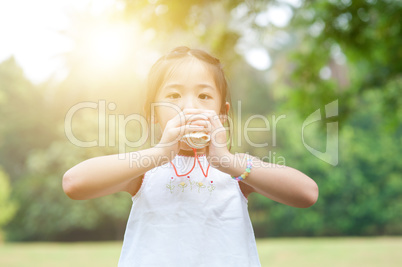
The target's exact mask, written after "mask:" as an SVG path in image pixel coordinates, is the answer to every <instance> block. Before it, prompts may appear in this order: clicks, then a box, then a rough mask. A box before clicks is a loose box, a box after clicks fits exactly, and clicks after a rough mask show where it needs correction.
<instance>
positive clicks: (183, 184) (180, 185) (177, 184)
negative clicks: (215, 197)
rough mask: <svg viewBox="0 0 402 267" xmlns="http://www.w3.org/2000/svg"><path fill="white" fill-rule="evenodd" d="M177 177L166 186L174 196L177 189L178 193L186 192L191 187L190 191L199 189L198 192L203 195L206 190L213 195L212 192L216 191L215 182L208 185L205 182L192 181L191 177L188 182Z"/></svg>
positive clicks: (171, 178)
mask: <svg viewBox="0 0 402 267" xmlns="http://www.w3.org/2000/svg"><path fill="white" fill-rule="evenodd" d="M176 180H177V178H175V177H173V176H172V177H170V179H169V183H168V184H166V188H167V190H169V192H170V193H171V194H173V192H175V188H177V190H176V192H182V193H183V192H184V191H185V189H186V188H187V187H189V189H190V190H189V191H193V188H195V187H196V188H197V192H198V193H201V191H202V190H203V189H204V188H206V189H207V190H208V191H209V193H210V194H212V192H213V191H214V190H215V189H216V186H215V184H214V181H210V184H209V185H207V184H205V183H204V182H201V181H200V182H197V181H194V180H192V179H191V177H190V176H187V179H186V180H180V179H178V180H177V181H176Z"/></svg>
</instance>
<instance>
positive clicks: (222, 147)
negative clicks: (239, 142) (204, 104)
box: [202, 110, 231, 167]
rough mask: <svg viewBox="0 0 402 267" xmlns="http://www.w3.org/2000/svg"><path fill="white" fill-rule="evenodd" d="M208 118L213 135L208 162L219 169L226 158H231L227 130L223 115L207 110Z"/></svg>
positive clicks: (204, 112) (210, 131) (205, 113)
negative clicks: (223, 122)
mask: <svg viewBox="0 0 402 267" xmlns="http://www.w3.org/2000/svg"><path fill="white" fill-rule="evenodd" d="M202 114H204V115H205V116H207V117H208V120H209V121H210V123H211V124H210V127H211V129H208V130H209V133H210V135H211V141H210V143H209V146H208V147H207V149H208V161H209V162H210V164H211V166H213V167H219V166H220V165H221V162H222V161H224V157H229V156H231V154H230V152H229V149H228V147H227V136H226V128H225V127H224V126H223V124H222V121H221V119H222V115H217V114H216V112H215V111H213V110H205V111H203V113H202Z"/></svg>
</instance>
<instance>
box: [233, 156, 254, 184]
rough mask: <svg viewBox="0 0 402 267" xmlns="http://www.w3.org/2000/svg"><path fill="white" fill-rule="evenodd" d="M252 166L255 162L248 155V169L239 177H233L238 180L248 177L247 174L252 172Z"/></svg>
mask: <svg viewBox="0 0 402 267" xmlns="http://www.w3.org/2000/svg"><path fill="white" fill-rule="evenodd" d="M252 167H253V162H252V160H251V159H250V158H249V157H247V167H246V171H245V172H243V174H242V175H240V176H238V177H234V176H232V178H233V179H235V180H236V181H242V180H244V179H246V178H247V176H248V175H249V174H250V172H251V168H252Z"/></svg>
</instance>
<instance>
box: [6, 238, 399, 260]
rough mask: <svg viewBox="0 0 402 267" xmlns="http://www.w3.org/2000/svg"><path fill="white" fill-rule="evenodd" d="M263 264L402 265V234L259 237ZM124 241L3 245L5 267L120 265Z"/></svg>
mask: <svg viewBox="0 0 402 267" xmlns="http://www.w3.org/2000/svg"><path fill="white" fill-rule="evenodd" d="M257 246H258V251H259V255H260V259H261V264H262V266H263V267H265V266H270V267H271V266H272V267H288V266H289V267H290V266H292V267H293V266H297V267H302V266H308V267H314V266H317V267H318V266H319V267H323V266H325V267H327V266H337V267H338V266H341V267H348V266H353V267H356V266H364V267H371V266H381V267H383V266H387V267H393V266H402V237H374V238H277V239H274V238H271V239H259V240H257ZM120 249H121V242H100V243H89V242H88V243H86V242H85V243H84V242H83V243H5V244H0V266H2V267H3V266H4V267H25V266H30V267H37V266H38V267H39V266H40V267H50V266H57V267H65V266H74V267H92V266H97V267H103V266H105V267H106V266H107V267H109V266H117V261H118V258H119V254H120Z"/></svg>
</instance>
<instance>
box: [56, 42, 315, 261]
mask: <svg viewBox="0 0 402 267" xmlns="http://www.w3.org/2000/svg"><path fill="white" fill-rule="evenodd" d="M147 90H148V91H147V97H146V103H145V112H146V115H147V118H148V119H149V120H150V121H152V122H153V123H158V124H159V125H160V127H161V130H162V136H161V138H160V142H159V143H158V145H156V146H154V147H152V148H149V149H145V150H141V151H137V152H131V153H127V154H126V155H125V157H122V155H110V156H104V157H97V158H93V159H89V160H87V161H84V162H82V163H80V164H78V165H76V166H75V167H73V168H71V169H70V170H68V171H67V172H66V174H65V175H64V177H63V189H64V191H65V193H66V194H67V195H68V196H69V197H70V198H72V199H90V198H95V197H101V196H105V195H108V194H112V193H115V192H119V191H126V192H128V193H130V194H131V196H132V200H133V206H132V209H131V213H130V216H129V219H128V223H127V228H126V232H125V236H124V242H123V248H122V252H121V256H120V260H119V266H120V267H128V266H158V267H159V266H174V267H177V266H186V267H188V266H208V267H213V266H216V267H222V266H239V267H247V266H250V267H254V266H260V263H259V259H258V254H257V248H256V243H255V237H254V233H253V229H252V225H251V222H250V219H249V215H248V211H247V197H248V195H249V194H251V193H253V192H257V193H259V194H262V195H264V196H266V197H268V198H270V199H272V200H275V201H277V202H280V203H283V204H286V205H290V206H294V207H299V208H307V207H310V206H311V205H313V204H314V203H315V202H316V200H317V197H318V187H317V185H316V183H315V182H314V181H313V180H312V179H310V178H309V177H307V176H306V175H304V174H303V173H301V172H299V171H297V170H295V169H293V168H290V167H285V166H278V165H275V164H271V163H264V162H262V161H260V160H258V159H257V158H254V157H249V156H248V155H246V154H232V153H230V152H229V150H228V148H227V146H226V141H227V139H226V138H227V136H226V128H225V127H223V124H222V123H224V122H225V121H226V120H227V117H226V116H227V114H228V112H229V109H230V104H229V92H228V88H227V83H226V79H225V76H224V73H223V70H222V67H221V65H220V62H219V60H218V59H216V58H214V57H212V56H211V55H209V54H208V53H206V52H204V51H201V50H195V49H189V48H187V47H179V48H176V49H174V50H173V51H172V52H170V53H169V54H167V55H166V56H164V57H162V58H160V59H159V60H158V61H157V62H156V63H155V64H154V66H153V67H152V69H151V71H150V74H149V77H148V89H147ZM151 106H152V107H154V110H155V112H154V113H151ZM197 133H198V137H197V136H195V137H194V138H191V135H192V134H195V135H197ZM183 137H184V138H183ZM209 139H210V140H209ZM205 145H207V146H205ZM197 148H198V149H197ZM144 162H146V163H147V164H141V163H144Z"/></svg>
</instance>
